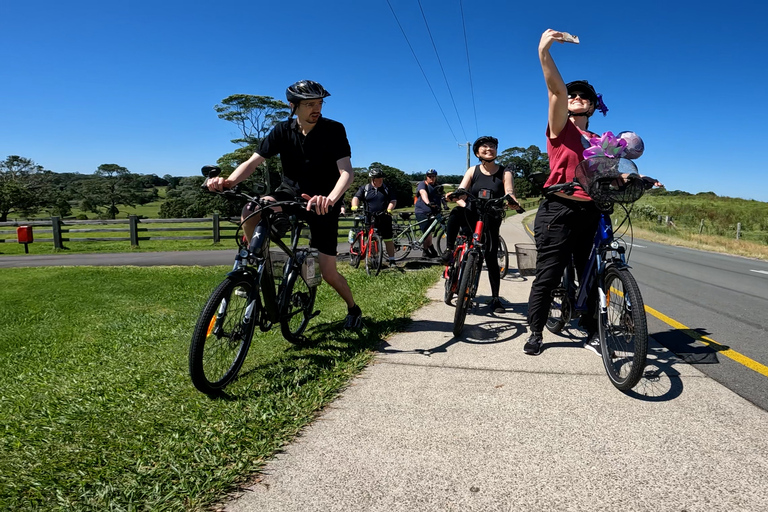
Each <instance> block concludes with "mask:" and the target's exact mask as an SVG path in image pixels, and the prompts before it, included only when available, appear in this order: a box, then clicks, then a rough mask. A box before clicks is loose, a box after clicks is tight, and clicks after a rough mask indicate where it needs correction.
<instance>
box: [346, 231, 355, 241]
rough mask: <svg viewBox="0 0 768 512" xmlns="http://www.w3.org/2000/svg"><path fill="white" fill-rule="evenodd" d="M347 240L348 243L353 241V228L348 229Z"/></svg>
mask: <svg viewBox="0 0 768 512" xmlns="http://www.w3.org/2000/svg"><path fill="white" fill-rule="evenodd" d="M347 240H348V241H349V243H354V241H355V230H354V229H350V230H349V236H348V237H347Z"/></svg>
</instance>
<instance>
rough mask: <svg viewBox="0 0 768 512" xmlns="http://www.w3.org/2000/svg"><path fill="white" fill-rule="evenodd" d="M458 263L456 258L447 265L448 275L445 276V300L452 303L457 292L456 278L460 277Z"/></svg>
mask: <svg viewBox="0 0 768 512" xmlns="http://www.w3.org/2000/svg"><path fill="white" fill-rule="evenodd" d="M457 268H458V265H457V261H456V260H455V259H454V261H452V262H451V263H450V265H448V266H447V267H446V270H445V272H446V276H445V283H444V284H443V285H444V286H445V293H444V294H443V302H445V303H446V304H448V305H449V306H450V305H451V300H453V295H454V294H455V293H456V288H457V286H458V285H457V283H456V280H457V279H458V270H457Z"/></svg>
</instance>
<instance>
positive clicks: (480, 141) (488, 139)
mask: <svg viewBox="0 0 768 512" xmlns="http://www.w3.org/2000/svg"><path fill="white" fill-rule="evenodd" d="M483 144H493V145H494V146H496V147H499V139H497V138H496V137H491V136H490V135H483V136H482V137H480V138H479V139H477V140H476V141H475V143H474V144H472V152H473V153H474V154H475V156H477V150H478V149H480V146H482V145H483Z"/></svg>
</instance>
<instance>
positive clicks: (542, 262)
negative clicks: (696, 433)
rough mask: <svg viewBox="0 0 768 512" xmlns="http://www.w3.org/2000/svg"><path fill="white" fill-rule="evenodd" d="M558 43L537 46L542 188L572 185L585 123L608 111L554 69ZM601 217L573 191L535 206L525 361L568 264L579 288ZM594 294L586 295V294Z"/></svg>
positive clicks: (591, 339) (558, 35)
mask: <svg viewBox="0 0 768 512" xmlns="http://www.w3.org/2000/svg"><path fill="white" fill-rule="evenodd" d="M554 42H558V43H563V42H564V41H563V33H562V32H557V31H555V30H552V29H548V30H546V31H545V32H544V33H543V34H542V36H541V40H540V42H539V60H540V61H541V69H542V71H543V72H544V81H545V82H546V84H547V91H548V93H549V114H548V119H547V120H548V124H547V132H546V133H547V154H548V155H549V167H550V169H551V172H550V174H549V179H547V182H546V183H545V184H544V188H545V190H546V188H547V187H551V186H552V185H556V184H560V183H568V182H571V181H574V180H575V175H574V171H575V169H576V166H578V164H579V162H581V161H582V160H584V156H583V155H582V153H583V151H584V149H585V148H588V147H589V146H590V143H589V142H588V139H589V138H591V137H594V136H595V134H594V133H593V132H591V131H589V130H588V127H589V118H590V117H591V116H592V115H593V114H594V113H595V110H599V111H600V112H602V114H603V115H605V114H606V113H607V112H608V108H607V107H606V106H605V104H604V103H603V99H602V95H600V94H597V93H596V92H595V88H594V87H593V86H592V85H590V84H589V82H587V81H586V80H577V81H575V82H570V83H568V84H566V83H565V81H564V80H563V78H562V77H561V76H560V71H558V69H557V66H556V65H555V61H554V59H552V55H550V51H549V50H550V47H551V46H552V43H554ZM599 218H600V212H599V211H598V209H597V208H596V207H595V205H594V203H593V201H592V199H591V198H590V197H589V196H588V195H587V194H586V193H585V192H584V191H583V190H581V189H579V188H577V189H576V191H575V192H574V193H573V195H570V196H569V195H566V194H564V193H562V192H556V193H554V194H549V195H547V197H546V199H545V200H544V201H543V202H542V203H541V205H540V206H539V210H538V212H537V214H536V221H535V224H534V232H535V241H536V250H537V252H538V256H537V258H536V277H535V279H534V281H533V283H532V285H531V293H530V296H529V298H528V325H529V327H530V329H531V334H530V336H529V337H528V340H527V341H526V343H525V346H524V347H523V351H524V352H525V353H526V354H529V355H538V354H540V353H541V347H542V344H543V338H542V335H541V333H542V331H543V330H544V326H545V325H546V323H547V317H548V316H549V308H550V305H551V302H552V290H554V289H555V288H556V287H557V286H558V285H559V283H560V281H561V279H562V277H563V271H564V270H565V266H566V265H567V264H569V263H570V261H571V259H573V263H574V265H575V266H576V271H577V273H578V279H579V282H582V275H581V273H582V271H583V269H584V265H585V263H586V261H587V259H588V258H589V253H590V251H591V248H592V242H593V240H594V236H595V232H596V231H597V224H598V220H599ZM593 293H595V291H594V290H590V294H593ZM587 303H588V304H589V306H590V308H589V310H588V311H587V313H586V314H584V315H582V317H581V319H580V321H579V322H580V325H581V327H582V328H584V329H585V330H586V331H587V338H586V340H585V342H584V347H585V348H588V349H590V350H592V351H593V352H596V353H597V354H598V355H599V354H600V341H599V339H598V337H597V319H596V316H595V315H596V311H595V303H596V301H595V300H594V299H593V298H590V299H588V300H587Z"/></svg>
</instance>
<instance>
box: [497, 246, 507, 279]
mask: <svg viewBox="0 0 768 512" xmlns="http://www.w3.org/2000/svg"><path fill="white" fill-rule="evenodd" d="M498 259H499V277H500V278H501V279H504V277H505V276H506V275H507V273H508V272H509V251H508V250H507V242H505V241H504V239H503V238H502V237H501V236H499V250H498Z"/></svg>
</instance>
